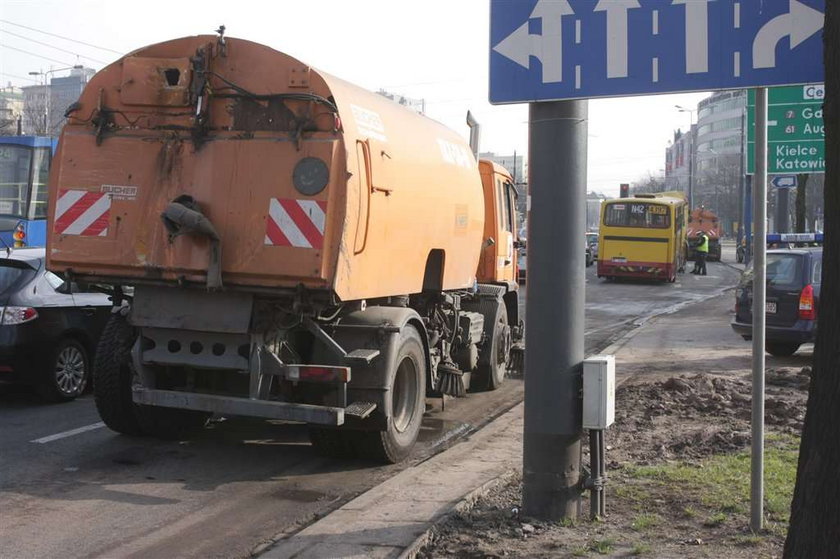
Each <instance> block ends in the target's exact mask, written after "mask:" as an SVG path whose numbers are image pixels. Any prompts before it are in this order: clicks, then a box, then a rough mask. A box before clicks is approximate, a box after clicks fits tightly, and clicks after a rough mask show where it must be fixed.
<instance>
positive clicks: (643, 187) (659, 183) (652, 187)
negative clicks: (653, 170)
mask: <svg viewBox="0 0 840 559" xmlns="http://www.w3.org/2000/svg"><path fill="white" fill-rule="evenodd" d="M664 191H665V177H664V176H661V175H659V176H654V175H652V174H650V173H648V176H647V177H642V178H640V179H638V180H637V181H635V182H634V183H632V185H631V186H630V192H631V193H632V194H644V193H653V192H664Z"/></svg>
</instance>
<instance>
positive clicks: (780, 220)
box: [776, 188, 790, 233]
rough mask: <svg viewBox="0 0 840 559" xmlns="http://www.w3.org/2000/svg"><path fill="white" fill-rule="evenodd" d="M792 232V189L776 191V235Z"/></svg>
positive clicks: (778, 189)
mask: <svg viewBox="0 0 840 559" xmlns="http://www.w3.org/2000/svg"><path fill="white" fill-rule="evenodd" d="M789 232H790V188H777V189H776V233H789Z"/></svg>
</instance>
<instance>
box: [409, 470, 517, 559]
mask: <svg viewBox="0 0 840 559" xmlns="http://www.w3.org/2000/svg"><path fill="white" fill-rule="evenodd" d="M516 472H517V469H516V468H510V469H509V470H506V471H505V472H503V473H502V474H501V475H500V476H498V477H496V478H494V479H491V480H490V481H487V482H485V483H484V484H482V485H481V486H480V487H477V488H476V489H473V490H472V491H470V492H469V493H467V494H466V495H464V497H463V498H462V499H461V500H460V501H459V502H458V503H457V504H456V505H455V506H454V507H453V508H452V510H450V511H449V512H447V513H446V514H443V515H441V516H440V517H439V518H438V519H437V520H436V521H435V522H434V524H432V525H431V527H429V529H428V530H426V531H425V532H424V533H423V534H422V535H420V537H418V538H417V539H416V540H414V541H413V542H412V543H411V545H409V546H408V547H407V548H406V549H405V551H403V552H402V553H401V554H400V555H399V559H414V558H415V557H416V556H417V553H418V552H419V551H420V549H421V548H422V547H423V546H424V545H426V544H427V543H429V541H431V539H432V538H433V537H434V534H435V530H436V529H437V526H438V525H439V524H442V523H443V522H445V521H446V520H447V519H448V518H450V517H451V516H453V515H455V514H462V513H465V512H467V511H469V510H470V509H472V508H473V507H474V506H475V504H476V503H477V502H478V501H479V499H481V498H482V497H484V496H485V495H487V494H488V493H490V492H491V491H493V490H494V489H496V488H497V487H500V486H502V485H504V484H506V483H507V482H508V481H510V480H511V479H512V478H513V477H514V476H515V475H516Z"/></svg>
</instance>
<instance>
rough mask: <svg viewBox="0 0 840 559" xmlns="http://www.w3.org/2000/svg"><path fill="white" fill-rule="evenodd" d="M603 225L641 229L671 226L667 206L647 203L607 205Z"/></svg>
mask: <svg viewBox="0 0 840 559" xmlns="http://www.w3.org/2000/svg"><path fill="white" fill-rule="evenodd" d="M604 225H607V226H610V227H641V228H646V229H647V228H649V229H667V228H668V227H670V226H671V212H670V211H669V210H668V206H664V205H662V204H650V203H647V202H620V203H619V202H614V203H612V204H607V208H606V211H605V212H604Z"/></svg>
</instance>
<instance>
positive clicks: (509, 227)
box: [496, 177, 516, 282]
mask: <svg viewBox="0 0 840 559" xmlns="http://www.w3.org/2000/svg"><path fill="white" fill-rule="evenodd" d="M512 189H513V185H512V184H510V182H508V181H503V180H502V177H496V203H497V213H496V215H497V216H498V228H499V236H498V238H499V243H498V245H497V249H498V250H497V252H496V278H497V280H498V281H509V282H515V281H516V278H515V265H514V261H515V259H516V255H515V253H514V250H513V236H514V232H515V231H516V217H515V214H516V210H515V206H514V204H513V192H512Z"/></svg>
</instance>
